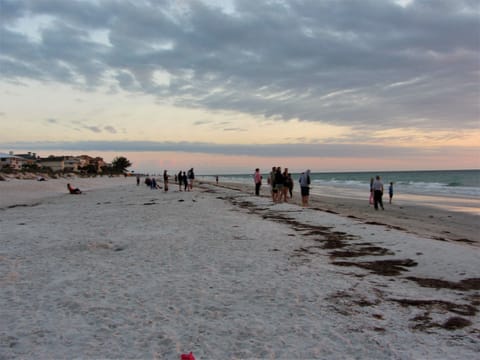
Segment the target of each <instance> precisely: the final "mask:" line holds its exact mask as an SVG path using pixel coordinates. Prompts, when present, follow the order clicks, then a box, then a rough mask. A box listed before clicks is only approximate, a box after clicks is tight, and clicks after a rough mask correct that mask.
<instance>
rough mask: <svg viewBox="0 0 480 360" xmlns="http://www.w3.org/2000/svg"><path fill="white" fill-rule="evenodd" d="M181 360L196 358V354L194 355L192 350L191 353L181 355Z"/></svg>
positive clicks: (193, 359)
mask: <svg viewBox="0 0 480 360" xmlns="http://www.w3.org/2000/svg"><path fill="white" fill-rule="evenodd" d="M180 359H181V360H195V356H193V354H192V352H191V351H190V354H182V355H180Z"/></svg>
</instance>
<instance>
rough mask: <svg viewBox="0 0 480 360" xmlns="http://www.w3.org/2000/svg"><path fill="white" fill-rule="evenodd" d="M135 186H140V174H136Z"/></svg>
mask: <svg viewBox="0 0 480 360" xmlns="http://www.w3.org/2000/svg"><path fill="white" fill-rule="evenodd" d="M137 186H140V175H137Z"/></svg>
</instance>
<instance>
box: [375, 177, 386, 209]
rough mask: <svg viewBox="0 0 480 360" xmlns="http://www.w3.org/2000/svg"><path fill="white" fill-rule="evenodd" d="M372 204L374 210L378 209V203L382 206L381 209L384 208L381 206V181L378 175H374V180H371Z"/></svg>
mask: <svg viewBox="0 0 480 360" xmlns="http://www.w3.org/2000/svg"><path fill="white" fill-rule="evenodd" d="M372 187H373V206H374V207H375V210H378V205H380V207H381V208H382V210H385V209H384V208H383V200H382V197H383V182H382V180H381V179H380V176H379V175H377V176H376V177H375V181H374V182H373V185H372Z"/></svg>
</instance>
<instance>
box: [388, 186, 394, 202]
mask: <svg viewBox="0 0 480 360" xmlns="http://www.w3.org/2000/svg"><path fill="white" fill-rule="evenodd" d="M388 197H389V199H388V203H389V204H391V203H392V198H393V182H392V181H390V185H389V186H388Z"/></svg>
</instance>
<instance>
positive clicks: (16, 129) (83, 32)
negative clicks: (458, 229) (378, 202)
mask: <svg viewBox="0 0 480 360" xmlns="http://www.w3.org/2000/svg"><path fill="white" fill-rule="evenodd" d="M0 16H1V22H0V26H1V28H0V32H1V33H0V123H1V124H2V126H1V130H0V152H8V151H12V150H13V151H15V152H24V151H33V152H37V153H38V154H40V155H41V156H48V155H50V154H56V155H59V154H65V155H67V154H72V155H80V154H91V155H101V156H104V157H105V160H107V161H111V160H112V159H113V158H114V157H115V156H126V157H127V158H128V159H129V160H131V161H132V162H133V163H134V166H133V167H132V169H135V170H137V171H158V172H160V171H161V170H163V169H165V168H166V169H169V170H172V171H174V170H179V169H185V168H189V167H192V166H194V167H195V168H196V169H197V171H198V172H199V173H211V174H213V173H222V172H223V173H231V172H237V173H241V172H250V171H251V170H252V169H253V168H255V167H257V166H259V167H261V168H263V169H265V170H267V169H268V168H270V167H271V166H272V165H280V166H283V167H285V166H286V167H289V168H290V169H291V170H294V171H295V170H296V171H299V170H303V169H305V168H307V167H308V168H311V169H312V170H318V171H335V170H340V171H350V170H395V169H399V170H404V169H464V168H480V141H479V140H480V127H479V125H480V114H479V113H480V106H479V103H480V6H479V5H478V0H418V1H417V0H412V1H409V0H376V1H373V0H361V1H360V0H331V1H329V0H131V1H114V0H82V1H80V0H69V1H64V0H0Z"/></svg>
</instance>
